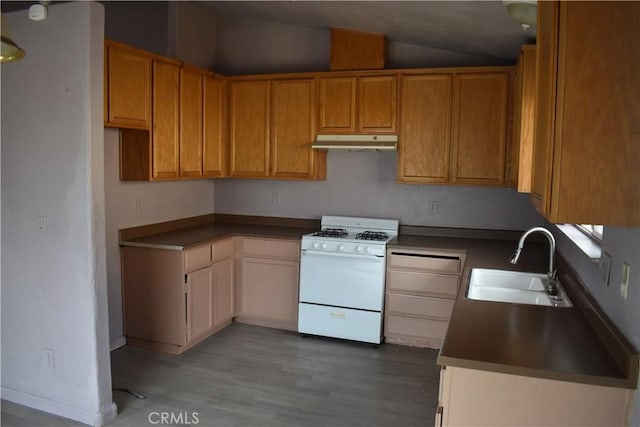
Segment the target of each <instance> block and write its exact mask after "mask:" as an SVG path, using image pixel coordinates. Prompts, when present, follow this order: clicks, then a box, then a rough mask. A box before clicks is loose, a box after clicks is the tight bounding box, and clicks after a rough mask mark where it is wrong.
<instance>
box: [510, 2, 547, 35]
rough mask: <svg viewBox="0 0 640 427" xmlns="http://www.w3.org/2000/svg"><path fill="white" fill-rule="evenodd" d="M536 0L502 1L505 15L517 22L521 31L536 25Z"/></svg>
mask: <svg viewBox="0 0 640 427" xmlns="http://www.w3.org/2000/svg"><path fill="white" fill-rule="evenodd" d="M537 3H538V2H537V1H536V0H502V4H504V6H505V7H506V8H507V13H508V14H509V16H511V17H512V18H513V19H515V20H516V21H518V22H519V23H520V25H521V26H522V29H523V30H528V29H529V28H531V26H533V25H536V20H537V13H538V6H537Z"/></svg>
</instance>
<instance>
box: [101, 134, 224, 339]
mask: <svg viewBox="0 0 640 427" xmlns="http://www.w3.org/2000/svg"><path fill="white" fill-rule="evenodd" d="M119 134H120V131H119V130H117V129H111V128H105V129H104V169H105V170H104V173H105V193H106V194H105V196H106V236H107V237H106V239H107V281H108V284H109V331H110V336H111V347H112V348H113V347H116V346H118V345H122V344H124V337H123V324H122V283H121V276H120V247H119V245H118V230H119V229H121V228H128V227H134V226H138V225H145V224H153V223H156V222H162V221H170V220H174V219H179V218H187V217H191V216H196V215H204V214H209V213H212V212H213V181H212V180H187V181H169V182H151V183H149V182H122V181H120V180H119V177H118V174H119V169H118V168H119V164H118V149H119V147H118V142H119Z"/></svg>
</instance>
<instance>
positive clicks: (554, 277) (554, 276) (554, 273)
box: [547, 270, 558, 282]
mask: <svg viewBox="0 0 640 427" xmlns="http://www.w3.org/2000/svg"><path fill="white" fill-rule="evenodd" d="M547 278H548V279H549V281H552V282H555V281H556V280H558V270H553V271H550V272H549V273H547Z"/></svg>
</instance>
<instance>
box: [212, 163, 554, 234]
mask: <svg viewBox="0 0 640 427" xmlns="http://www.w3.org/2000/svg"><path fill="white" fill-rule="evenodd" d="M273 192H280V193H281V201H280V205H274V204H273V203H272V193H273ZM429 201H437V202H438V213H437V214H435V215H433V214H429V213H428V210H427V202H429ZM215 205H216V213H235V214H243V215H266V216H278V217H298V218H319V217H320V216H321V215H323V214H335V215H356V216H374V217H389V218H395V219H399V220H400V223H401V224H404V225H425V226H439V227H463V228H489V229H504V230H509V229H511V230H523V229H526V228H528V227H531V226H534V225H537V224H540V223H541V222H542V219H541V217H540V216H539V215H538V214H537V213H536V211H535V210H534V209H533V208H532V207H531V205H530V204H529V201H528V196H527V195H524V194H518V193H517V192H516V191H514V190H512V189H508V188H486V187H468V186H451V185H443V186H437V185H409V184H397V183H396V154H395V153H384V152H380V153H370V152H349V151H329V154H328V162H327V180H326V181H317V182H304V181H303V182H295V181H271V180H241V179H232V180H218V181H216V191H215Z"/></svg>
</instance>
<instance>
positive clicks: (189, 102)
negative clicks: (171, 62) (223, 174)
mask: <svg viewBox="0 0 640 427" xmlns="http://www.w3.org/2000/svg"><path fill="white" fill-rule="evenodd" d="M203 79H204V75H203V72H202V71H200V70H198V69H196V68H192V67H188V66H183V67H181V68H180V176H181V177H200V176H202V130H203V126H202V123H203V120H202V118H203V103H202V101H203V97H202V91H203V87H202V85H203Z"/></svg>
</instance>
